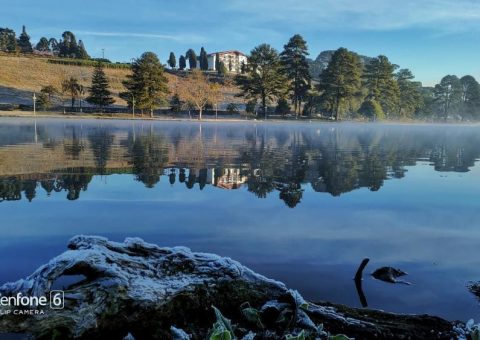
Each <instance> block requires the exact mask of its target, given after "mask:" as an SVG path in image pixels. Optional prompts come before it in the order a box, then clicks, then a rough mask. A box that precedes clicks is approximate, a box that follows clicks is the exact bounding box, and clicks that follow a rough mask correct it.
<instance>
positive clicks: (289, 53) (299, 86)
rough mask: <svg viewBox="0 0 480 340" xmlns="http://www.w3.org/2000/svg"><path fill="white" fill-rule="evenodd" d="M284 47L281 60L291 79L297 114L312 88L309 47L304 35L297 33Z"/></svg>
mask: <svg viewBox="0 0 480 340" xmlns="http://www.w3.org/2000/svg"><path fill="white" fill-rule="evenodd" d="M283 48H284V50H283V52H282V53H281V54H280V60H281V61H282V64H283V67H284V72H285V74H286V75H287V77H288V79H289V80H290V92H291V95H292V101H293V106H294V110H295V114H297V113H300V106H301V103H302V101H303V100H304V98H305V95H306V94H307V91H308V89H309V88H310V82H311V77H310V72H309V66H308V62H307V56H308V47H307V43H306V42H305V40H304V39H303V37H302V36H301V35H299V34H295V35H294V36H293V37H291V38H290V40H289V41H288V43H287V44H286V45H284V46H283Z"/></svg>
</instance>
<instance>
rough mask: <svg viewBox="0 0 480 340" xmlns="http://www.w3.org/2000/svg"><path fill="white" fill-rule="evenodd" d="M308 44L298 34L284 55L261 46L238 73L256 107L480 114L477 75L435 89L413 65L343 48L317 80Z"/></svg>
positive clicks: (346, 113)
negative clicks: (364, 56) (362, 55)
mask: <svg viewBox="0 0 480 340" xmlns="http://www.w3.org/2000/svg"><path fill="white" fill-rule="evenodd" d="M308 54H309V53H308V48H307V43H306V42H305V40H304V39H303V38H302V37H301V36H300V35H298V34H297V35H294V36H293V37H292V38H291V39H290V40H289V41H288V43H287V44H286V45H285V46H284V50H283V51H282V52H281V53H278V51H276V50H275V49H274V48H273V47H271V46H270V45H268V44H261V45H259V46H257V47H255V48H254V49H253V50H252V51H251V53H250V56H249V58H248V65H246V72H244V74H240V75H238V76H237V77H236V81H237V84H238V85H239V87H240V88H241V90H242V93H241V95H242V96H243V97H244V98H246V100H247V108H249V107H250V108H251V109H250V110H252V111H253V109H252V108H254V107H255V106H256V105H259V106H260V108H261V111H262V112H263V113H264V114H265V116H266V115H267V111H268V107H269V105H272V104H273V105H275V104H276V106H277V107H276V110H275V111H276V112H277V113H280V114H286V113H289V112H290V109H291V108H290V104H291V105H292V106H293V111H294V112H295V114H296V115H297V116H298V115H302V114H303V115H305V116H314V115H321V116H324V117H330V118H332V119H335V120H338V119H341V118H356V117H363V118H366V119H371V120H377V119H385V118H390V119H402V118H424V117H428V118H441V119H444V120H447V119H457V118H458V119H476V118H480V99H479V98H480V87H479V84H478V82H477V81H476V80H475V78H473V77H472V76H469V75H468V76H465V77H462V78H461V79H458V78H457V77H456V76H451V75H449V76H446V77H444V78H443V79H442V80H441V82H440V83H439V84H437V85H436V86H435V87H434V88H433V89H432V88H425V87H422V84H421V83H420V82H417V81H414V75H413V74H412V72H411V71H410V70H408V69H400V68H399V66H398V65H396V64H393V63H392V62H391V61H390V60H389V59H388V58H387V57H386V56H384V55H380V56H378V57H376V58H370V59H369V60H368V61H366V62H364V61H363V60H362V59H361V58H360V57H359V55H358V54H357V53H355V52H352V51H349V50H347V49H345V48H339V49H338V50H337V51H335V53H334V54H333V56H332V58H331V60H330V62H329V64H328V66H327V67H326V68H325V69H324V70H323V71H322V72H321V73H320V74H319V80H318V82H313V81H312V78H311V75H310V74H309V65H308V60H307V56H308Z"/></svg>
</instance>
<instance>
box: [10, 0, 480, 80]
mask: <svg viewBox="0 0 480 340" xmlns="http://www.w3.org/2000/svg"><path fill="white" fill-rule="evenodd" d="M2 13H3V16H2V17H3V18H2V22H3V23H2V26H5V27H9V28H12V29H14V30H15V31H16V32H17V34H19V33H20V32H21V27H22V25H26V27H27V32H28V33H29V35H30V36H31V41H32V42H34V43H36V42H37V41H38V40H39V39H40V38H41V37H42V36H47V37H56V38H57V39H58V38H59V37H60V36H61V34H62V32H63V31H65V30H69V31H72V32H73V33H74V34H75V35H76V36H77V39H81V40H83V41H84V43H85V45H86V48H87V51H88V52H89V54H90V55H91V56H92V57H101V56H102V49H105V57H106V58H109V59H111V60H113V61H130V59H131V58H135V57H138V56H139V55H140V54H141V53H143V52H145V51H153V52H155V53H157V54H158V55H159V57H160V59H161V61H162V62H163V63H165V62H166V60H167V58H168V54H169V53H170V51H173V52H174V53H175V54H176V56H177V58H178V56H179V55H180V54H185V52H186V51H187V49H189V48H193V49H194V50H195V51H197V53H198V52H199V51H200V48H201V47H202V46H203V47H205V49H206V50H207V52H215V51H221V50H231V49H237V50H240V51H242V52H244V53H247V54H248V53H249V52H250V50H251V49H252V48H253V47H255V46H256V45H258V44H261V43H269V44H271V45H272V46H273V47H275V48H276V49H278V50H281V49H282V48H283V45H284V44H285V43H286V42H287V41H288V39H289V38H290V37H291V36H292V35H294V34H296V33H298V34H301V35H302V36H303V37H304V38H305V40H306V41H307V43H308V46H309V51H310V58H312V59H315V58H316V57H317V55H318V54H319V53H320V52H322V51H324V50H333V49H337V48H339V47H346V48H348V49H350V50H352V51H355V52H357V53H359V54H362V55H367V56H377V55H379V54H384V55H386V56H387V57H389V59H390V60H391V61H392V62H393V63H395V64H398V65H400V67H402V68H409V69H411V70H412V72H413V73H414V75H415V76H416V80H418V81H421V82H423V84H424V85H426V86H429V85H433V84H435V83H437V82H439V81H440V79H441V78H442V77H443V76H444V75H446V74H456V75H458V76H460V77H461V76H463V75H466V74H471V75H473V76H474V77H476V78H480V66H479V65H478V61H477V60H478V56H477V54H478V52H479V47H478V46H479V44H478V42H479V40H480V39H479V35H478V33H479V31H480V25H478V23H477V21H478V19H480V3H477V2H474V1H471V0H459V1H453V0H442V1H433V0H423V1H417V2H415V1H412V0H407V1H405V2H404V3H402V5H401V6H400V7H399V6H398V4H396V2H395V1H380V0H370V1H367V2H362V3H359V2H356V1H353V0H337V1H332V0H319V1H313V0H303V1H302V0H299V1H298V0H297V1H293V0H287V1H282V2H281V3H279V2H274V1H272V0H264V1H257V2H253V1H240V0H233V1H229V2H228V3H224V4H221V5H219V4H218V3H216V2H214V1H211V0H205V1H203V2H202V3H197V2H194V1H183V2H179V3H168V2H156V1H153V0H140V1H121V2H118V1H116V2H113V1H111V0H106V1H103V2H93V1H92V0H85V1H84V2H83V3H82V4H81V5H79V6H77V5H75V6H74V5H71V4H66V3H64V2H61V1H59V0H53V1H48V2H44V3H42V6H41V7H38V5H37V4H36V2H34V1H32V0H26V1H23V2H21V3H12V4H9V5H8V6H6V8H4V9H3V10H2Z"/></svg>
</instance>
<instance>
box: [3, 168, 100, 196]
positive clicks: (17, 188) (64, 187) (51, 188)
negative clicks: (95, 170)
mask: <svg viewBox="0 0 480 340" xmlns="http://www.w3.org/2000/svg"><path fill="white" fill-rule="evenodd" d="M92 177H93V176H92V174H82V173H79V174H70V175H68V174H67V175H58V176H56V177H55V178H48V179H42V180H40V181H37V180H35V179H26V180H22V179H17V178H8V179H2V180H0V202H1V201H13V200H20V199H21V198H22V192H23V193H24V195H25V198H26V199H27V200H28V201H29V202H31V201H32V200H33V199H34V198H35V197H36V196H37V188H38V185H39V184H40V187H41V188H42V189H43V190H45V192H46V193H47V195H48V196H50V195H51V193H52V192H61V191H66V192H67V199H68V200H77V199H79V198H80V192H81V191H86V190H87V188H88V184H89V183H90V181H91V180H92ZM39 182H40V183H39Z"/></svg>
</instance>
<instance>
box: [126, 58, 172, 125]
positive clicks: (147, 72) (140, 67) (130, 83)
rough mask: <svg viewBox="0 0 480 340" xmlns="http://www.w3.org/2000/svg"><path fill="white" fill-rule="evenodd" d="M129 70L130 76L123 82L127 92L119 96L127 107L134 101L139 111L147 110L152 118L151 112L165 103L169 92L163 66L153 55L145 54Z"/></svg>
mask: <svg viewBox="0 0 480 340" xmlns="http://www.w3.org/2000/svg"><path fill="white" fill-rule="evenodd" d="M131 69H132V74H131V75H128V76H127V77H128V78H127V80H125V81H124V82H123V84H124V86H125V87H126V88H127V92H124V93H122V95H121V96H122V98H124V99H125V100H126V101H127V102H128V103H129V105H132V102H133V100H135V104H136V106H137V107H138V108H139V109H141V110H144V109H147V110H149V111H150V116H151V117H153V110H154V109H155V108H156V107H158V106H159V105H160V104H161V103H162V102H163V101H165V97H166V95H167V94H168V92H169V91H168V86H167V83H168V79H167V77H166V76H165V74H164V70H163V66H162V64H161V63H160V60H159V59H158V57H157V55H156V54H155V53H153V52H145V53H143V54H142V56H141V57H140V58H139V59H137V60H135V61H134V62H133V63H132V65H131Z"/></svg>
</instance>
